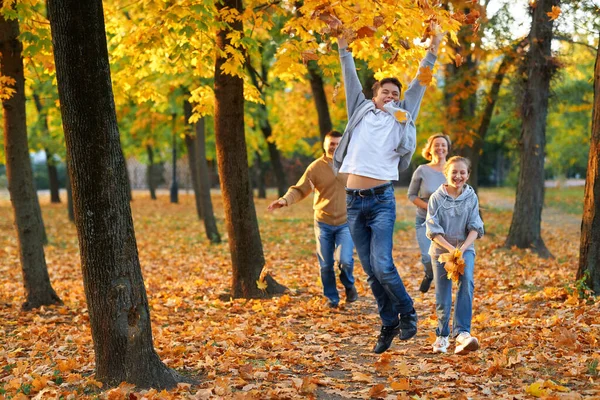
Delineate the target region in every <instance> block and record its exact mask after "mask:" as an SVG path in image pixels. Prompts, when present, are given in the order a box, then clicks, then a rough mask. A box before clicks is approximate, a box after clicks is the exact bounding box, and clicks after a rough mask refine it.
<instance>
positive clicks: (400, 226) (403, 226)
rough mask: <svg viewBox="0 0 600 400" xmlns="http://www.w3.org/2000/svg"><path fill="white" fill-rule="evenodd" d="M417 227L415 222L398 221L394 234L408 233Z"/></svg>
mask: <svg viewBox="0 0 600 400" xmlns="http://www.w3.org/2000/svg"><path fill="white" fill-rule="evenodd" d="M414 227H415V221H396V222H395V223H394V233H396V232H399V231H407V230H409V229H412V228H414Z"/></svg>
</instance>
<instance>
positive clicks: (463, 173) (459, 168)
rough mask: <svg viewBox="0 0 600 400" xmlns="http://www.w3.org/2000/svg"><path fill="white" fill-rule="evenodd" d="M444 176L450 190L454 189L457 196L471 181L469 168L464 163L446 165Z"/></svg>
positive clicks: (456, 162) (455, 162)
mask: <svg viewBox="0 0 600 400" xmlns="http://www.w3.org/2000/svg"><path fill="white" fill-rule="evenodd" d="M444 175H445V176H446V182H448V186H449V188H452V189H454V190H455V191H456V193H455V194H458V193H460V192H461V191H462V189H463V187H464V186H465V183H467V180H468V179H469V167H468V166H467V164H466V163H465V162H464V161H454V162H452V163H451V164H447V165H446V170H445V172H444Z"/></svg>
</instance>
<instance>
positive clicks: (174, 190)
mask: <svg viewBox="0 0 600 400" xmlns="http://www.w3.org/2000/svg"><path fill="white" fill-rule="evenodd" d="M176 121H177V114H173V115H171V138H172V143H171V154H172V155H173V171H172V172H173V173H172V175H171V203H178V202H179V188H178V187H177V134H176V132H175V123H176Z"/></svg>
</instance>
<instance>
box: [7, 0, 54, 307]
mask: <svg viewBox="0 0 600 400" xmlns="http://www.w3.org/2000/svg"><path fill="white" fill-rule="evenodd" d="M3 5H4V1H2V0H0V6H3ZM18 36H19V22H18V21H17V20H16V19H14V20H6V19H5V18H4V16H2V15H1V14H0V53H1V54H2V59H1V66H0V68H1V75H2V76H5V77H9V78H12V79H14V81H15V85H14V89H15V93H14V94H13V95H12V97H11V98H10V99H3V100H2V106H3V119H4V150H5V158H6V175H7V178H8V190H9V193H10V200H11V202H12V206H13V211H14V218H15V225H16V230H17V236H18V245H19V259H20V261H21V269H22V273H23V285H24V287H25V296H26V300H25V303H23V305H22V308H23V309H24V310H31V309H33V308H38V307H40V306H43V305H50V304H61V303H62V302H61V300H60V298H59V297H58V295H57V294H56V292H55V291H54V289H53V288H52V285H51V284H50V277H49V276H48V268H47V266H46V257H45V255H44V246H43V232H42V227H43V225H42V224H43V223H42V220H41V212H40V211H39V202H38V199H37V195H36V192H35V189H34V184H33V172H32V170H31V161H30V159H29V144H28V142H27V122H26V116H25V79H24V76H23V59H22V58H21V50H22V45H21V42H20V41H19V40H18Z"/></svg>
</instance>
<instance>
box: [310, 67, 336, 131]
mask: <svg viewBox="0 0 600 400" xmlns="http://www.w3.org/2000/svg"><path fill="white" fill-rule="evenodd" d="M308 74H309V78H310V89H311V91H312V94H313V99H314V100H315V107H316V108H317V116H318V119H319V133H320V134H321V141H323V140H324V139H325V135H326V134H327V132H329V131H331V129H332V128H333V124H332V123H331V115H330V114H329V105H328V104H327V96H326V95H325V85H324V83H323V76H322V75H321V69H320V68H319V65H318V64H317V63H316V62H315V61H310V62H309V63H308Z"/></svg>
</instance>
